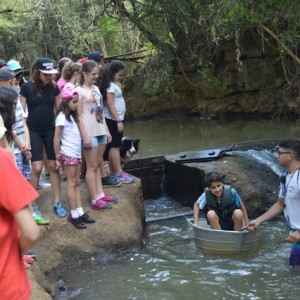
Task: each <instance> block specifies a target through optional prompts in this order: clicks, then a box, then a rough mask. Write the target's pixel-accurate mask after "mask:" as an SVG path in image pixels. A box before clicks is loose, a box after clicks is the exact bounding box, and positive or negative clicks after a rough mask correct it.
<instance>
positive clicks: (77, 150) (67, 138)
mask: <svg viewBox="0 0 300 300" xmlns="http://www.w3.org/2000/svg"><path fill="white" fill-rule="evenodd" d="M71 120H72V122H69V121H68V120H67V119H66V116H65V115H64V113H63V112H60V113H59V114H58V116H57V117H56V121H55V126H63V127H64V128H63V130H62V133H61V137H60V141H61V146H60V153H62V154H64V155H67V156H69V157H76V158H81V136H80V132H79V129H78V126H77V124H76V122H75V121H74V119H73V117H72V116H71Z"/></svg>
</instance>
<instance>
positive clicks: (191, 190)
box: [166, 155, 279, 218]
mask: <svg viewBox="0 0 300 300" xmlns="http://www.w3.org/2000/svg"><path fill="white" fill-rule="evenodd" d="M210 171H215V172H219V173H220V174H221V175H223V177H224V182H225V183H226V184H230V185H232V187H234V188H235V189H236V190H237V192H238V193H239V195H240V197H241V199H242V200H243V202H244V204H245V206H246V208H247V211H248V215H249V217H250V218H255V217H257V216H259V215H260V214H262V213H264V212H265V211H266V210H267V209H268V208H269V207H271V206H272V205H273V204H274V203H275V202H276V201H277V196H278V188H279V181H278V176H277V175H276V174H274V173H273V172H272V171H271V170H270V169H268V168H267V167H265V166H263V165H261V164H259V163H257V162H256V161H252V160H246V159H245V158H241V157H239V156H238V155H232V156H225V157H222V158H220V159H217V160H215V161H208V162H191V163H183V164H176V163H175V162H173V161H168V162H167V163H166V172H167V186H168V191H169V193H170V195H171V196H172V197H173V198H174V199H176V200H177V201H179V202H181V203H182V204H183V205H188V206H190V207H193V205H194V202H195V201H196V200H197V199H198V197H199V196H200V195H201V194H202V192H203V191H204V188H205V183H204V177H205V175H206V174H207V173H208V172H210ZM179 174H181V175H179ZM176 178H177V181H176Z"/></svg>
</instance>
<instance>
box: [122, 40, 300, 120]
mask: <svg viewBox="0 0 300 300" xmlns="http://www.w3.org/2000/svg"><path fill="white" fill-rule="evenodd" d="M253 39H254V38H253V37H251V36H250V37H248V38H247V39H244V44H243V46H242V48H241V56H240V60H241V62H242V65H241V67H240V69H239V65H238V64H237V54H236V50H237V47H236V45H235V43H234V42H228V43H226V44H224V45H222V46H221V47H220V52H219V53H218V56H217V59H216V62H214V74H215V81H214V82H211V83H207V81H205V80H203V78H202V77H201V76H200V75H199V73H198V72H197V70H195V69H194V68H193V67H192V66H191V65H189V63H188V62H187V61H180V62H177V63H176V64H175V66H174V72H173V74H172V77H171V80H172V81H173V84H171V86H169V87H167V86H165V85H164V83H163V82H160V86H159V88H158V87H157V86H155V87H154V86H153V88H152V90H153V92H151V87H149V86H147V91H146V89H145V82H146V79H145V78H143V73H142V72H141V73H139V74H134V75H132V76H131V77H130V78H128V80H127V82H126V83H125V89H124V94H125V99H126V101H127V118H140V117H145V116H155V115H158V114H160V113H169V114H172V113H174V112H175V111H176V113H178V112H181V113H187V114H199V115H200V117H203V118H218V117H224V116H228V115H232V114H238V115H243V116H245V115H246V116H258V115H262V116H264V117H272V116H274V115H275V114H278V113H281V114H288V115H298V114H299V112H300V97H299V86H300V80H299V78H297V77H294V79H293V80H292V81H288V80H287V78H286V76H285V72H284V70H283V62H282V61H281V60H280V59H279V57H278V51H277V49H276V47H273V46H271V45H269V44H267V43H265V44H263V45H261V44H260V43H258V42H257V41H255V42H254V40H253ZM286 67H287V68H290V69H295V66H294V65H293V62H291V63H290V65H289V66H288V65H286ZM158 81H159V80H158Z"/></svg>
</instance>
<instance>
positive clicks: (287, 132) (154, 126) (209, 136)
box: [125, 118, 300, 157]
mask: <svg viewBox="0 0 300 300" xmlns="http://www.w3.org/2000/svg"><path fill="white" fill-rule="evenodd" d="M299 131H300V124H299V122H296V121H290V120H281V121H280V122H274V121H273V122H272V121H270V120H227V121H224V120H218V121H215V120H214V121H212V120H199V119H198V118H189V119H187V120H181V121H179V120H165V121H151V120H147V121H130V122H128V123H126V124H125V135H127V136H133V137H137V138H140V139H141V143H140V150H139V154H138V157H146V156H153V155H164V154H173V153H178V152H182V151H189V150H196V149H207V148H212V147H216V146H220V145H228V144H239V143H244V142H251V141H262V140H266V141H267V140H281V139H286V138H298V137H299Z"/></svg>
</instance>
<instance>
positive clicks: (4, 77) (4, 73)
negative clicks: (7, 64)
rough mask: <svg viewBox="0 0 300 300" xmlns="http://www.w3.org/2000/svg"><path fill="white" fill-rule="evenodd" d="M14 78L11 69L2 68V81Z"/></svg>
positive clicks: (0, 75) (0, 80)
mask: <svg viewBox="0 0 300 300" xmlns="http://www.w3.org/2000/svg"><path fill="white" fill-rule="evenodd" d="M13 78H14V75H13V74H12V73H11V71H9V70H7V69H0V82H5V81H7V80H10V79H13Z"/></svg>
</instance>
